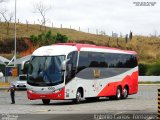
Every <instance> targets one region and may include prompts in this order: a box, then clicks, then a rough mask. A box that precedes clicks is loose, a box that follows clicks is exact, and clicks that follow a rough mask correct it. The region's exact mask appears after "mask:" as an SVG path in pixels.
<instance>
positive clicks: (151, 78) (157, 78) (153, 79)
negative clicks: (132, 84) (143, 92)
mask: <svg viewBox="0 0 160 120" xmlns="http://www.w3.org/2000/svg"><path fill="white" fill-rule="evenodd" d="M138 80H139V81H140V82H158V81H159V82H160V76H139V77H138Z"/></svg>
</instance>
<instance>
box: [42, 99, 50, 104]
mask: <svg viewBox="0 0 160 120" xmlns="http://www.w3.org/2000/svg"><path fill="white" fill-rule="evenodd" d="M42 102H43V104H44V105H49V103H50V99H42Z"/></svg>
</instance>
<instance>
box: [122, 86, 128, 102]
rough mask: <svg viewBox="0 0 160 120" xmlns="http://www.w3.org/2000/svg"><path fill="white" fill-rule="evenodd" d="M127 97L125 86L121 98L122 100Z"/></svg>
mask: <svg viewBox="0 0 160 120" xmlns="http://www.w3.org/2000/svg"><path fill="white" fill-rule="evenodd" d="M127 97H128V87H127V86H125V87H124V90H123V96H122V98H123V99H127Z"/></svg>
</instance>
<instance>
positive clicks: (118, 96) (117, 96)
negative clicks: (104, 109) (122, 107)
mask: <svg viewBox="0 0 160 120" xmlns="http://www.w3.org/2000/svg"><path fill="white" fill-rule="evenodd" d="M115 97H116V99H117V100H120V99H121V98H122V90H121V88H120V87H118V88H117V91H116V96H115Z"/></svg>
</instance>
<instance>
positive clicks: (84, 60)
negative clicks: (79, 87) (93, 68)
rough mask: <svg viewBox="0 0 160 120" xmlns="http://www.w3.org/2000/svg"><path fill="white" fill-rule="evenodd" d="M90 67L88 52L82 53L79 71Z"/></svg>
mask: <svg viewBox="0 0 160 120" xmlns="http://www.w3.org/2000/svg"><path fill="white" fill-rule="evenodd" d="M88 66H89V60H88V52H80V54H79V63H78V71H80V70H83V69H85V68H87V67H88Z"/></svg>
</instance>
